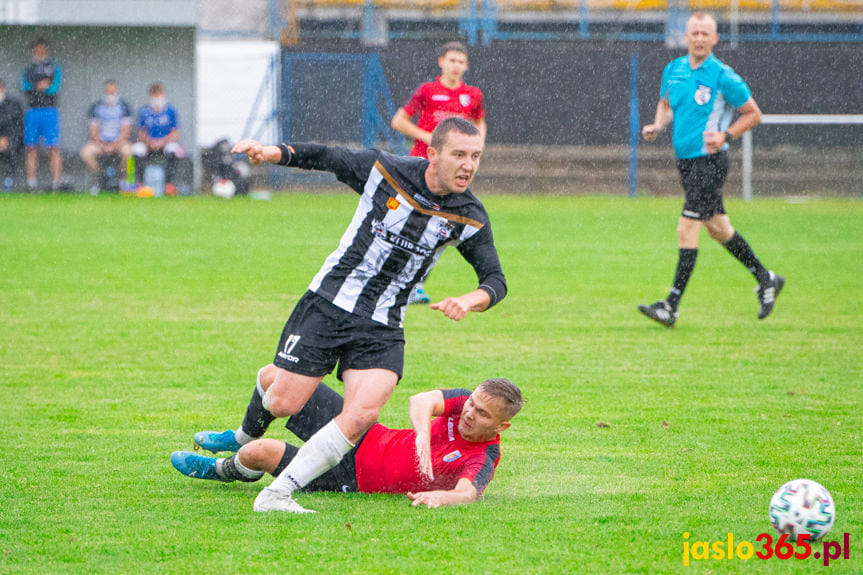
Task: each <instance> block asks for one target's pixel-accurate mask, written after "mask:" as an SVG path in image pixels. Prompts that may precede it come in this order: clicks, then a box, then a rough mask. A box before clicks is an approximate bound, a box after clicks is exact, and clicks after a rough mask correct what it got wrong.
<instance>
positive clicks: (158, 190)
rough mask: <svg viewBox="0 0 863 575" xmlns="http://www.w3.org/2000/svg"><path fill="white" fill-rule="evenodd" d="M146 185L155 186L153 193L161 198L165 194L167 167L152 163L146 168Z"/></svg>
mask: <svg viewBox="0 0 863 575" xmlns="http://www.w3.org/2000/svg"><path fill="white" fill-rule="evenodd" d="M144 185H145V186H149V187H150V188H153V195H154V196H156V197H157V198H161V197H162V196H164V195H165V168H163V167H162V166H160V165H158V164H150V165H149V166H147V168H146V169H145V170H144Z"/></svg>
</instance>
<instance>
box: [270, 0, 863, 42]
mask: <svg viewBox="0 0 863 575" xmlns="http://www.w3.org/2000/svg"><path fill="white" fill-rule="evenodd" d="M270 1H271V2H277V1H278V0H270ZM287 1H288V3H289V12H290V13H291V14H293V15H294V24H296V22H297V21H313V20H319V21H323V20H326V19H332V18H337V19H338V18H342V19H353V20H354V21H356V22H358V23H359V26H358V27H357V28H350V27H347V28H346V27H342V28H340V29H339V30H335V31H334V30H331V29H328V30H325V31H324V30H322V29H318V30H315V31H313V30H311V29H306V28H303V27H300V26H297V27H296V31H297V33H298V34H299V35H301V36H303V37H307V36H308V37H315V36H318V35H322V37H333V36H334V35H335V36H336V37H341V38H350V39H360V40H363V41H366V40H368V41H370V42H372V43H381V42H382V41H384V42H385V41H386V40H388V39H398V38H404V37H412V38H413V37H417V35H422V32H418V31H417V29H416V27H410V30H409V31H408V32H405V31H404V30H401V29H399V27H398V26H389V25H388V24H384V25H383V26H379V28H378V29H377V30H376V31H375V33H374V34H369V30H371V26H370V25H369V24H370V23H375V22H376V23H378V25H379V24H380V22H381V21H386V22H390V21H391V22H398V21H427V20H431V21H434V20H437V21H443V20H449V21H457V22H458V26H459V32H460V33H461V34H462V35H463V36H464V38H465V40H467V42H468V43H469V44H471V45H473V44H476V43H478V42H482V43H483V44H486V45H488V44H490V43H491V42H492V41H494V40H507V39H514V40H566V39H588V38H591V37H607V36H612V37H613V38H614V39H616V40H663V39H666V36H667V35H668V34H669V33H670V32H674V31H675V26H678V27H679V26H680V24H679V23H680V22H681V14H684V15H685V14H686V13H689V12H692V11H696V10H708V11H711V12H713V13H715V14H716V15H717V16H718V19H719V20H720V27H721V28H722V32H723V34H726V33H728V34H730V37H731V38H732V42H738V41H771V42H775V41H793V42H806V41H818V42H863V0H413V1H406V0H287ZM682 20H683V21H685V18H683V19H682ZM627 22H630V23H633V22H634V23H641V24H642V25H641V26H636V30H628V31H623V32H622V31H621V30H617V29H611V30H610V29H609V24H611V25H612V28H614V26H618V27H621V26H624V24H625V23H627ZM666 22H667V23H668V25H667V26H666ZM433 29H434V27H429V30H431V31H430V32H427V33H430V34H433V33H434V31H433Z"/></svg>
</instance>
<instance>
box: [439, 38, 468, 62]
mask: <svg viewBox="0 0 863 575" xmlns="http://www.w3.org/2000/svg"><path fill="white" fill-rule="evenodd" d="M447 52H461V53H462V54H464V55H465V56H467V46H465V45H464V44H462V43H461V42H447V43H446V44H444V45H443V46H441V47H440V48H438V49H437V57H438V58H443V57H444V56H446V53H447Z"/></svg>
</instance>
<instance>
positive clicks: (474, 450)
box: [356, 389, 500, 493]
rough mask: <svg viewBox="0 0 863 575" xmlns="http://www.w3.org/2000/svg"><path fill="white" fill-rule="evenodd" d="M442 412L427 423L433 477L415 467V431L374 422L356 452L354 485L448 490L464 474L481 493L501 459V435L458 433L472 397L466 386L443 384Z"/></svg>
mask: <svg viewBox="0 0 863 575" xmlns="http://www.w3.org/2000/svg"><path fill="white" fill-rule="evenodd" d="M441 391H442V392H443V394H444V412H443V415H441V416H440V417H436V418H435V419H433V420H432V422H431V436H430V444H431V460H432V470H433V471H434V481H429V480H428V479H426V478H425V477H423V476H422V475H421V474H420V472H419V465H418V461H417V452H416V432H415V431H414V430H413V429H390V428H388V427H384V426H383V425H381V424H380V423H377V424H375V425H374V426H373V427H372V428H371V429H370V430H369V432H368V433H367V434H366V436H365V438H364V439H363V441H362V443H360V446H359V448H357V453H356V473H357V487H358V489H359V491H361V492H363V493H407V492H408V491H411V492H414V493H416V492H417V491H433V490H438V489H440V490H450V489H453V488H454V487H455V486H456V483H458V481H459V479H461V478H462V477H467V478H468V479H470V480H471V482H472V483H473V486H474V487H475V488H476V490H477V493H482V492H483V490H484V489H485V487H486V485H488V482H489V481H491V478H492V476H493V475H494V470H495V468H496V467H497V462H498V461H499V460H500V436H499V435H498V436H497V437H495V438H494V439H493V440H491V441H485V442H471V441H467V440H466V439H464V438H463V437H462V436H461V435H460V434H459V432H458V422H459V419H460V418H461V410H462V408H463V407H464V404H465V403H466V402H467V399H468V397H470V393H471V392H470V391H469V390H467V389H444V390H441Z"/></svg>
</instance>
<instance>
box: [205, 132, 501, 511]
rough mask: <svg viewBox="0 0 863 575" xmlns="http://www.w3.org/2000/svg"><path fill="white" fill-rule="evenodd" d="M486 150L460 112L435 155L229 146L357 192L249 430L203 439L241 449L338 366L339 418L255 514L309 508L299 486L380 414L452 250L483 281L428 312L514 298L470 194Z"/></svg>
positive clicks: (255, 403)
mask: <svg viewBox="0 0 863 575" xmlns="http://www.w3.org/2000/svg"><path fill="white" fill-rule="evenodd" d="M482 149H483V138H482V135H481V134H480V131H479V129H478V128H477V127H476V126H475V125H474V124H473V123H471V122H469V121H468V120H464V119H462V118H455V117H454V118H447V119H446V120H444V121H442V122H441V123H440V124H438V126H437V127H436V128H435V130H434V132H433V133H432V138H431V146H430V147H429V151H428V159H425V158H415V157H397V156H393V155H390V154H387V153H384V152H380V151H377V150H366V151H362V152H351V151H348V150H345V149H342V148H330V147H326V146H320V145H316V144H293V145H291V146H288V145H285V144H281V145H279V146H262V145H261V144H259V143H258V142H255V141H254V140H243V141H241V142H239V143H238V144H237V145H236V146H234V148H233V150H232V152H233V153H245V154H246V155H247V156H248V157H249V160H250V161H251V162H252V163H253V164H260V163H262V162H270V163H274V164H279V165H282V166H291V167H297V168H304V169H313V170H323V171H328V172H332V173H333V174H335V175H336V177H337V178H338V179H339V181H341V182H342V183H344V184H347V185H348V186H349V187H351V188H353V190H354V191H355V192H356V193H357V194H359V196H360V198H359V205H358V206H357V209H356V212H355V213H354V217H353V219H352V220H351V222H350V224H349V225H348V228H347V230H345V233H344V234H343V235H342V239H341V242H340V244H339V247H338V248H337V249H336V250H335V251H334V252H333V253H332V254H330V256H329V257H328V258H327V260H326V261H325V262H324V265H323V266H322V267H321V269H320V271H319V272H318V274H317V275H316V276H315V277H314V279H313V280H312V282H311V284H310V285H309V289H308V291H307V292H306V293H305V295H304V296H303V297H302V298H301V299H300V301H299V302H298V303H297V305H296V307H295V308H294V311H293V312H292V313H291V316H290V318H289V319H288V321H287V323H286V324H285V328H284V330H283V333H282V337H281V340H280V341H279V346H278V349H277V352H276V356H275V359H274V360H273V363H272V364H270V365H267V366H265V367H263V368H262V369H261V370H260V371H259V372H258V381H257V385H256V387H255V390H254V391H253V393H252V398H251V400H250V402H249V406H248V408H247V410H246V416H245V419H244V420H243V424H242V426H241V427H240V428H239V429H237V430H236V431H235V430H228V431H225V432H222V433H217V432H208V431H202V432H199V433H197V434H195V443H196V444H198V445H199V446H201V447H203V448H204V449H207V450H209V451H213V452H216V451H237V450H238V449H239V448H240V447H241V446H242V445H244V444H246V443H248V442H250V441H251V440H252V439H255V438H257V437H260V436H262V435H263V434H264V431H265V430H266V428H267V426H268V425H269V424H270V423H271V422H272V421H273V420H274V419H275V418H276V417H287V416H289V415H293V414H296V413H297V412H299V411H300V410H301V409H302V408H303V406H304V405H305V403H306V401H307V400H308V399H309V397H311V395H312V393H313V392H314V391H315V389H316V388H317V387H318V384H319V383H320V382H321V380H322V379H323V377H324V376H325V375H326V374H328V373H330V372H331V371H332V370H333V368H335V366H336V364H338V371H337V376H338V378H339V379H341V380H342V381H344V384H345V402H344V407H343V409H342V410H341V413H340V414H339V415H338V416H336V418H335V419H334V420H333V421H331V422H330V423H328V424H327V425H326V426H324V427H323V428H322V429H321V430H320V431H318V432H317V433H315V434H314V435H313V436H312V437H311V438H309V440H308V441H307V442H306V443H305V444H304V445H303V447H302V448H301V449H300V450H299V452H298V453H297V455H296V457H294V459H293V460H292V461H291V462H290V464H289V465H288V466H287V467H286V468H285V469H284V471H282V472H281V473H280V474H279V476H278V477H277V478H276V480H275V481H274V482H273V483H272V485H270V486H269V487H267V488H265V489H264V490H263V491H262V492H261V493H260V494H259V495H258V498H257V499H256V500H255V506H254V509H255V511H270V510H279V511H289V512H295V513H304V512H306V510H305V509H303V508H302V507H301V506H300V505H299V503H297V502H296V501H294V500H293V498H292V493H293V491H294V490H295V489H298V488H301V487H304V486H306V485H308V484H309V483H310V482H311V481H312V480H314V479H315V478H317V477H319V476H320V475H322V474H323V473H325V472H326V471H328V470H329V469H332V468H333V467H335V466H336V465H338V463H339V461H341V459H342V457H344V455H345V454H347V453H348V452H350V451H351V450H352V449H353V448H354V446H355V444H356V443H357V441H358V440H359V439H360V438H361V437H362V436H363V434H364V433H365V432H366V431H368V429H369V428H370V427H371V426H372V425H373V424H374V423H375V421H377V418H378V414H379V412H380V409H381V407H383V405H384V404H385V403H386V401H387V399H389V396H390V394H391V393H392V391H393V389H394V388H395V386H396V384H397V383H398V381H399V378H400V377H401V375H402V367H403V363H404V332H403V330H402V321H403V319H404V314H405V308H406V306H407V303H408V296H409V295H410V293H411V290H412V289H413V287H414V285H415V284H416V283H417V282H420V281H422V279H423V278H425V276H426V275H427V274H428V272H429V270H431V268H432V266H433V265H434V264H435V262H437V260H438V258H439V257H440V255H441V254H442V253H443V251H444V249H445V248H446V247H447V246H455V247H456V249H458V251H459V252H460V253H461V255H462V256H463V257H464V258H465V260H467V261H468V263H470V264H471V265H472V266H473V268H474V270H475V272H476V275H477V279H478V287H477V288H476V289H475V290H473V291H471V292H469V293H466V294H464V295H462V296H459V297H448V298H445V299H444V300H442V301H440V302H437V303H434V304H432V305H431V309H434V310H440V311H441V312H442V313H443V314H444V315H445V316H446V317H448V318H450V319H452V320H456V321H458V320H460V319H462V318H464V317H465V316H466V315H467V314H468V313H469V312H481V311H485V310H486V309H488V308H490V307H491V306H493V305H495V304H496V303H498V302H499V301H500V300H501V299H503V298H504V296H505V295H506V279H505V278H504V275H503V272H502V271H501V267H500V261H499V259H498V255H497V251H496V249H495V246H494V240H493V238H492V233H491V226H490V224H489V220H488V215H487V213H486V211H485V208H484V207H483V205H482V203H481V202H480V201H479V200H478V199H477V198H476V196H474V195H473V193H471V191H470V190H469V189H468V186H469V185H470V182H471V180H472V179H473V177H474V175H475V174H476V170H477V168H478V167H479V159H480V156H481V154H482Z"/></svg>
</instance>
